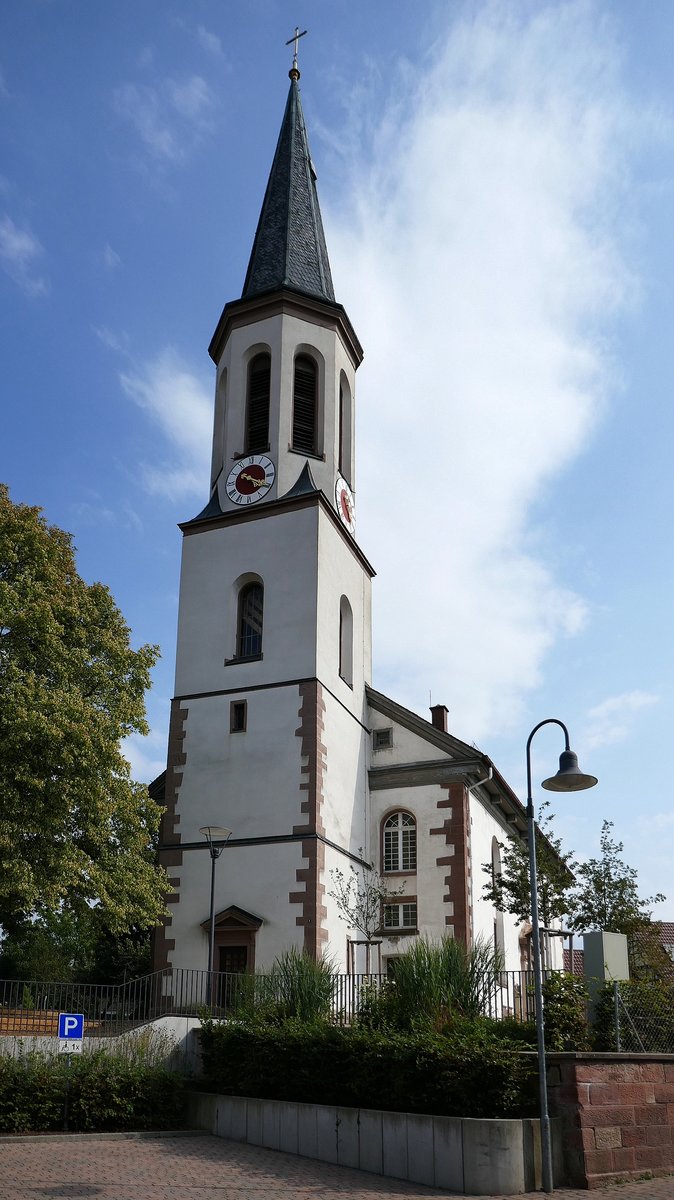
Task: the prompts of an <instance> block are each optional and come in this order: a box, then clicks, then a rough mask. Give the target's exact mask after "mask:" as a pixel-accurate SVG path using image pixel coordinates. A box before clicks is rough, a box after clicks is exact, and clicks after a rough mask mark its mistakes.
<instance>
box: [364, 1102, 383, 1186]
mask: <svg viewBox="0 0 674 1200" xmlns="http://www.w3.org/2000/svg"><path fill="white" fill-rule="evenodd" d="M358 1125H359V1128H360V1156H359V1161H358V1166H359V1167H360V1169H361V1171H371V1172H372V1174H373V1175H381V1174H382V1172H383V1170H384V1146H383V1132H382V1114H381V1113H380V1112H378V1111H376V1110H375V1109H370V1108H361V1109H360V1111H359V1113H358Z"/></svg>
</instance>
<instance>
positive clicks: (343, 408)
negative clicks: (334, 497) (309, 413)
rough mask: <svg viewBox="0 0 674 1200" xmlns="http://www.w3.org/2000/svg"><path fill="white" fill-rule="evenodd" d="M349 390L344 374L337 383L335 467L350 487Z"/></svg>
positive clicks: (350, 413) (350, 412)
mask: <svg viewBox="0 0 674 1200" xmlns="http://www.w3.org/2000/svg"><path fill="white" fill-rule="evenodd" d="M351 417H352V411H351V390H350V388H349V385H348V383H347V382H346V378H345V377H344V374H342V378H341V379H340V381H339V430H338V437H339V442H338V450H339V457H338V463H337V466H338V468H339V473H340V475H342V476H343V477H344V479H346V482H347V483H348V484H349V485H351V482H352V481H351V475H352V471H351Z"/></svg>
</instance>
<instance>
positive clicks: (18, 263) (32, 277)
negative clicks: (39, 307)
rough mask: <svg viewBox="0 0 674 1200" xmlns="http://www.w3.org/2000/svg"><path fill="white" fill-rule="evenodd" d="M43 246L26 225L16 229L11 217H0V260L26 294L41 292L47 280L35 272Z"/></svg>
mask: <svg viewBox="0 0 674 1200" xmlns="http://www.w3.org/2000/svg"><path fill="white" fill-rule="evenodd" d="M43 255H44V249H43V247H42V245H41V244H40V242H39V241H38V239H37V238H36V237H35V235H34V234H33V233H31V232H30V230H29V229H27V228H25V227H24V228H23V229H20V228H19V226H18V225H15V224H14V221H13V220H12V218H11V217H9V216H7V214H5V216H4V217H2V218H0V263H2V266H3V268H4V270H5V271H6V272H7V274H8V275H9V277H10V279H13V280H14V282H15V283H16V284H18V286H19V287H20V288H21V290H22V292H25V294H26V295H27V296H45V295H46V294H47V292H48V291H49V283H48V281H47V280H46V279H45V278H44V276H43V275H40V274H39V271H38V263H39V262H40V260H41V258H42V256H43Z"/></svg>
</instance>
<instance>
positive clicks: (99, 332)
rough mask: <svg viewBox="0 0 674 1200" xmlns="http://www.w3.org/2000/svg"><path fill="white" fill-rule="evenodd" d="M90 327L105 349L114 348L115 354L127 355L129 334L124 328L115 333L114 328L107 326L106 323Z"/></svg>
mask: <svg viewBox="0 0 674 1200" xmlns="http://www.w3.org/2000/svg"><path fill="white" fill-rule="evenodd" d="M92 329H93V331H94V333H95V334H96V337H97V338H98V340H99V342H102V343H103V345H104V346H105V347H106V349H107V350H114V351H115V353H116V354H126V355H128V353H129V335H128V333H125V332H124V330H122V331H121V332H119V333H116V332H115V330H114V329H110V328H108V326H107V325H92Z"/></svg>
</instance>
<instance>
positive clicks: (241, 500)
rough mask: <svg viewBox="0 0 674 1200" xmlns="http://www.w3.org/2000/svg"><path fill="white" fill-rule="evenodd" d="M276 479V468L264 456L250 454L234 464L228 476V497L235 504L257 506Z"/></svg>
mask: <svg viewBox="0 0 674 1200" xmlns="http://www.w3.org/2000/svg"><path fill="white" fill-rule="evenodd" d="M275 478H276V468H275V466H274V464H273V462H272V461H271V459H270V458H266V457H265V455H264V454H249V455H248V456H247V458H240V459H239V460H238V461H237V462H235V463H234V466H233V467H232V469H231V471H230V472H229V475H228V476H227V495H228V496H229V498H230V500H231V501H232V503H233V504H242V505H243V506H244V507H245V506H246V505H248V504H257V502H258V500H262V499H263V498H264V497H265V496H266V495H267V492H268V491H269V489H270V487H271V485H272V484H273V482H274V480H275Z"/></svg>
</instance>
